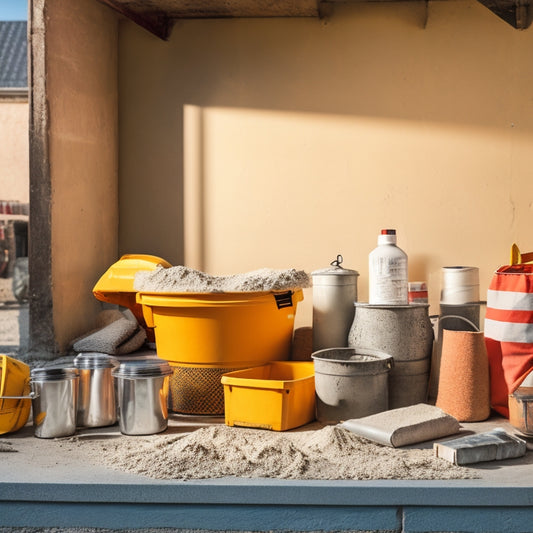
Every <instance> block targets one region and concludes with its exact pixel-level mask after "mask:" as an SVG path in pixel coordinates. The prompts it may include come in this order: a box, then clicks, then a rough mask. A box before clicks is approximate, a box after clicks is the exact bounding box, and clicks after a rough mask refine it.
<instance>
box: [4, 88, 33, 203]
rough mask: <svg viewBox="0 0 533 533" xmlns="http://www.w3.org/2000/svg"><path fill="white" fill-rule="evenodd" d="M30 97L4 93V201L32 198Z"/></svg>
mask: <svg viewBox="0 0 533 533" xmlns="http://www.w3.org/2000/svg"><path fill="white" fill-rule="evenodd" d="M28 112H29V107H28V100H27V98H19V97H16V98H13V97H6V98H2V97H1V96H0V169H1V173H0V200H14V201H18V202H21V203H24V204H27V203H28V201H29V195H30V187H29V173H30V172H29V162H28V161H29V155H28Z"/></svg>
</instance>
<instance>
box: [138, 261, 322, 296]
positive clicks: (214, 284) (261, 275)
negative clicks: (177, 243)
mask: <svg viewBox="0 0 533 533" xmlns="http://www.w3.org/2000/svg"><path fill="white" fill-rule="evenodd" d="M310 286H311V278H310V276H309V274H307V273H306V272H304V271H303V270H296V269H289V270H276V269H270V268H263V269H260V270H254V271H252V272H246V273H244V274H232V275H228V276H212V275H210V274H206V273H205V272H201V271H200V270H195V269H193V268H188V267H184V266H174V267H169V268H165V267H162V266H158V267H157V268H156V269H155V270H140V271H139V272H136V274H135V279H134V282H133V288H134V289H135V290H136V291H139V292H197V293H205V292H261V291H282V290H294V289H304V288H307V287H310Z"/></svg>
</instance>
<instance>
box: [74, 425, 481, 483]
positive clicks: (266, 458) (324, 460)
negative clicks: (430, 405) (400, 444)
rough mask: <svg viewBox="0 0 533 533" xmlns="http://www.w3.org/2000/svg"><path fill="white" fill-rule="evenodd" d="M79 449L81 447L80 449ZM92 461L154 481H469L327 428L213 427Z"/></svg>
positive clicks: (102, 452) (445, 466)
mask: <svg viewBox="0 0 533 533" xmlns="http://www.w3.org/2000/svg"><path fill="white" fill-rule="evenodd" d="M80 445H82V446H83V445H84V444H83V443H80ZM91 453H92V454H93V455H94V458H95V460H98V461H99V462H103V463H104V464H105V465H107V466H109V467H111V468H114V469H118V470H122V471H125V472H130V473H136V474H141V475H144V476H147V477H151V478H155V479H176V480H190V479H207V478H221V477H232V476H235V477H242V478H279V479H330V480H331V479H352V480H370V479H469V478H475V477H476V476H475V475H474V474H473V473H472V471H471V470H469V469H468V468H465V467H458V466H455V465H453V464H451V463H449V462H448V461H444V460H442V459H439V458H436V457H435V456H434V455H433V451H432V450H431V449H402V450H399V449H393V448H390V447H387V446H381V445H379V444H374V443H372V442H370V441H368V440H366V439H363V438H360V437H357V436H355V435H354V434H353V433H351V432H349V431H346V430H344V429H342V428H339V427H335V426H325V427H323V428H321V429H318V430H308V431H307V430H304V431H289V432H274V431H268V430H259V429H249V428H237V427H228V426H225V425H217V426H212V427H206V428H201V429H198V430H196V431H194V432H192V433H190V434H188V435H186V436H183V435H181V436H176V435H153V436H150V437H137V438H130V439H122V440H120V441H118V442H116V443H114V444H109V443H106V444H105V445H103V444H102V446H101V449H99V448H95V449H93V450H92V452H91Z"/></svg>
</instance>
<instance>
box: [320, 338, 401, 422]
mask: <svg viewBox="0 0 533 533" xmlns="http://www.w3.org/2000/svg"><path fill="white" fill-rule="evenodd" d="M312 358H313V362H314V367H315V396H316V417H317V420H318V421H319V422H322V423H324V424H336V423H338V422H341V421H343V420H349V419H351V418H360V417H363V416H368V415H373V414H375V413H380V412H382V411H386V410H387V409H388V408H389V392H388V390H389V387H388V385H389V383H388V376H389V372H390V370H391V368H392V367H393V365H394V360H393V358H392V356H390V355H389V354H386V353H383V352H379V351H376V350H363V349H357V350H356V349H354V348H327V349H325V350H319V351H317V352H314V353H313V354H312Z"/></svg>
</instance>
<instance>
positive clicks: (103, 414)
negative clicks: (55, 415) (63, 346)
mask: <svg viewBox="0 0 533 533" xmlns="http://www.w3.org/2000/svg"><path fill="white" fill-rule="evenodd" d="M118 365H119V362H118V361H117V360H116V359H115V358H113V357H111V356H109V355H107V354H104V353H96V352H89V353H80V354H79V355H78V356H76V358H75V359H74V366H75V367H76V368H77V369H78V375H79V378H80V380H79V385H78V409H77V422H76V423H77V425H78V426H80V427H103V426H112V425H113V424H115V423H116V422H117V418H118V417H117V402H116V395H115V386H114V379H113V376H112V375H111V371H112V370H113V368H115V367H116V366H118Z"/></svg>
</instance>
